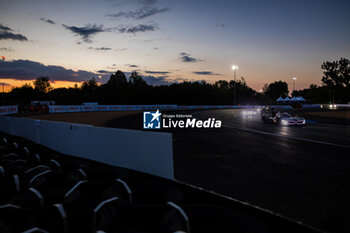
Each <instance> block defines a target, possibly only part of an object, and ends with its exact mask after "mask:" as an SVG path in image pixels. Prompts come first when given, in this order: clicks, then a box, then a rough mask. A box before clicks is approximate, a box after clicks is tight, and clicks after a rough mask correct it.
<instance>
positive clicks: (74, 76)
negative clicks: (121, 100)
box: [0, 60, 109, 82]
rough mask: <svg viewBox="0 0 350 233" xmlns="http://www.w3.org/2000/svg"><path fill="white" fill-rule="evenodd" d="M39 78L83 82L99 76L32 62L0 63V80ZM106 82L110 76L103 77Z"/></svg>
mask: <svg viewBox="0 0 350 233" xmlns="http://www.w3.org/2000/svg"><path fill="white" fill-rule="evenodd" d="M39 76H48V77H49V78H50V80H52V81H71V82H81V81H86V80H89V79H91V78H92V77H96V76H98V74H95V73H93V72H89V71H85V70H78V71H74V70H71V69H66V68H64V67H62V66H54V65H44V64H42V63H39V62H35V61H30V60H13V61H0V79H7V78H8V79H16V80H32V79H35V78H37V77H39ZM102 78H103V79H104V80H108V78H109V76H108V75H105V76H103V75H102Z"/></svg>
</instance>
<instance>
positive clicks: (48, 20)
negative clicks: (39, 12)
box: [40, 18, 56, 24]
mask: <svg viewBox="0 0 350 233" xmlns="http://www.w3.org/2000/svg"><path fill="white" fill-rule="evenodd" d="M40 20H41V21H43V22H45V23H49V24H56V22H55V21H53V20H51V19H47V18H40Z"/></svg>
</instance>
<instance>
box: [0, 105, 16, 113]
mask: <svg viewBox="0 0 350 233" xmlns="http://www.w3.org/2000/svg"><path fill="white" fill-rule="evenodd" d="M16 113H18V106H17V105H12V106H0V115H9V114H16Z"/></svg>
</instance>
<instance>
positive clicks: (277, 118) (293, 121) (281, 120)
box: [267, 112, 306, 126]
mask: <svg viewBox="0 0 350 233" xmlns="http://www.w3.org/2000/svg"><path fill="white" fill-rule="evenodd" d="M267 119H268V120H269V122H272V123H276V124H279V125H284V126H287V125H305V123H306V121H305V118H304V117H299V116H295V117H293V116H291V115H290V114H289V113H287V112H278V113H276V114H275V115H274V116H272V115H271V116H269V117H267Z"/></svg>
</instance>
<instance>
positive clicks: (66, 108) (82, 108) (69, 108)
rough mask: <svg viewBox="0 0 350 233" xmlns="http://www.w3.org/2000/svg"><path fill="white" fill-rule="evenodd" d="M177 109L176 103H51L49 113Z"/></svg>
mask: <svg viewBox="0 0 350 233" xmlns="http://www.w3.org/2000/svg"><path fill="white" fill-rule="evenodd" d="M152 109H177V105H52V106H49V112H50V113H59V112H92V111H132V110H152Z"/></svg>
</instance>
